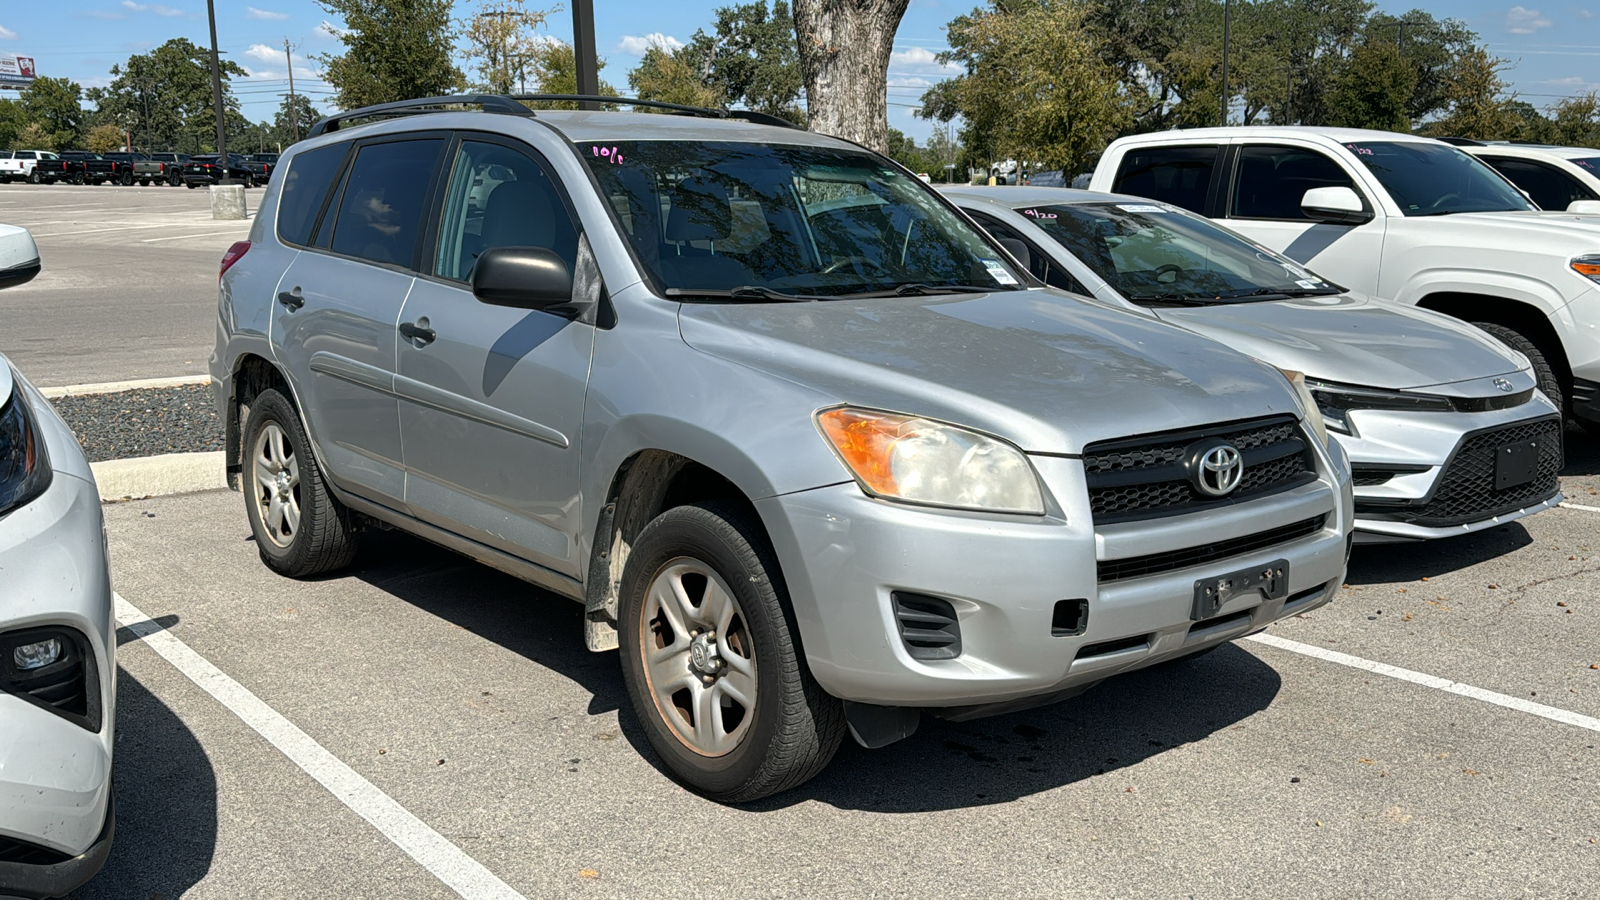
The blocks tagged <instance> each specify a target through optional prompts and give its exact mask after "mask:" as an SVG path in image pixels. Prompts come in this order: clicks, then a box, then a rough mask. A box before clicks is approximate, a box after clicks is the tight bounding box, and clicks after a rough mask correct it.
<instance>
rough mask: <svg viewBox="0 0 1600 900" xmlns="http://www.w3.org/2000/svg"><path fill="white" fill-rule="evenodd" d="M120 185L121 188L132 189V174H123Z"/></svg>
mask: <svg viewBox="0 0 1600 900" xmlns="http://www.w3.org/2000/svg"><path fill="white" fill-rule="evenodd" d="M121 184H122V186H123V187H133V173H132V172H123V173H122V180H121Z"/></svg>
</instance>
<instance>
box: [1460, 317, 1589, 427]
mask: <svg viewBox="0 0 1600 900" xmlns="http://www.w3.org/2000/svg"><path fill="white" fill-rule="evenodd" d="M1472 324H1473V325H1474V326H1476V327H1477V328H1480V329H1482V330H1483V331H1486V332H1488V333H1489V334H1490V335H1492V336H1493V337H1494V338H1495V339H1496V340H1498V341H1499V342H1500V343H1502V344H1505V345H1506V346H1507V347H1510V348H1511V349H1513V350H1515V351H1517V352H1518V353H1521V354H1522V355H1523V356H1526V357H1527V358H1528V362H1530V363H1532V364H1533V374H1534V377H1535V378H1537V379H1538V381H1539V390H1541V391H1543V392H1544V395H1545V396H1546V397H1548V398H1549V399H1550V402H1551V403H1553V404H1555V407H1556V409H1559V410H1561V411H1562V415H1566V405H1565V404H1566V392H1565V391H1564V390H1563V389H1562V387H1561V379H1560V378H1559V377H1558V376H1557V375H1556V370H1555V367H1554V366H1553V365H1551V363H1550V356H1548V355H1546V353H1545V351H1544V348H1543V347H1542V346H1540V345H1539V344H1538V343H1535V342H1534V340H1533V339H1532V338H1530V337H1528V336H1526V335H1524V334H1523V333H1522V332H1520V331H1516V330H1514V329H1511V328H1508V327H1506V326H1504V325H1498V324H1496V323H1494V322H1473V323H1472Z"/></svg>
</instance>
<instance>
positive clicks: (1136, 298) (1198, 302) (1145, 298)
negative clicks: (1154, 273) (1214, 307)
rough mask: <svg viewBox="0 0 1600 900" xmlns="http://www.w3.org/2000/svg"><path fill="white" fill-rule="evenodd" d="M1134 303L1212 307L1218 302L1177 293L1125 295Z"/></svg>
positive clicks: (1208, 298)
mask: <svg viewBox="0 0 1600 900" xmlns="http://www.w3.org/2000/svg"><path fill="white" fill-rule="evenodd" d="M1123 296H1125V297H1127V298H1128V299H1129V300H1131V301H1133V302H1134V303H1165V304H1167V305H1169V306H1210V305H1211V304H1213V303H1216V302H1217V301H1216V300H1214V299H1212V298H1210V297H1192V296H1189V295H1187V294H1180V293H1178V292H1177V291H1168V292H1167V293H1165V294H1124V295H1123Z"/></svg>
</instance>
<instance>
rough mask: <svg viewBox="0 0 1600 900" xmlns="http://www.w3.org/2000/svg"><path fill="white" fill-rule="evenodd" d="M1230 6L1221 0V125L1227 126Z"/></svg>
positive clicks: (1226, 1)
mask: <svg viewBox="0 0 1600 900" xmlns="http://www.w3.org/2000/svg"><path fill="white" fill-rule="evenodd" d="M1229 6H1230V4H1229V3H1228V0H1222V124H1223V125H1227V124H1228V38H1229V37H1230V36H1231V35H1230V34H1229V32H1230V31H1231V30H1232V28H1231V26H1232V24H1233V23H1232V21H1231V18H1230V9H1229Z"/></svg>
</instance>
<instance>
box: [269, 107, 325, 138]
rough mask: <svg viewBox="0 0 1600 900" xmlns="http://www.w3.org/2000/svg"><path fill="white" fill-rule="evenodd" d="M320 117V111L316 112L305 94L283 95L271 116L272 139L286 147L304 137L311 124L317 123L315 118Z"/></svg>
mask: <svg viewBox="0 0 1600 900" xmlns="http://www.w3.org/2000/svg"><path fill="white" fill-rule="evenodd" d="M291 101H292V102H291ZM321 118H322V113H320V112H317V108H316V107H314V106H312V105H311V100H310V99H309V98H307V97H306V95H305V94H295V95H294V97H293V98H290V97H284V98H283V103H282V104H281V105H280V106H279V107H278V111H277V113H276V114H274V115H273V117H272V141H273V142H274V143H276V144H279V145H281V146H284V147H287V146H289V145H290V144H292V143H294V142H295V141H296V140H297V139H298V138H303V137H305V136H306V135H307V134H308V133H309V132H310V131H311V126H313V125H315V124H317V120H319V119H321ZM297 126H298V127H297Z"/></svg>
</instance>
